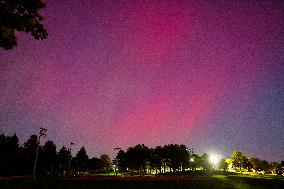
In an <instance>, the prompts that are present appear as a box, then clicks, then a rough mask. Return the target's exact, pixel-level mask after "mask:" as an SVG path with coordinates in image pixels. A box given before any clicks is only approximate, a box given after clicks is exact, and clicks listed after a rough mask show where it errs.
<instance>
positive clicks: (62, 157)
mask: <svg viewBox="0 0 284 189" xmlns="http://www.w3.org/2000/svg"><path fill="white" fill-rule="evenodd" d="M70 158H71V154H70V151H69V150H67V148H66V147H65V146H63V147H62V148H61V149H60V150H59V152H58V155H57V161H58V169H59V176H63V175H64V172H65V173H66V172H67V171H69V168H70V167H69V160H70Z"/></svg>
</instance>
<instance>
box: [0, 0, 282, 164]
mask: <svg viewBox="0 0 284 189" xmlns="http://www.w3.org/2000/svg"><path fill="white" fill-rule="evenodd" d="M46 3H47V7H46V8H45V9H43V10H42V11H41V13H42V15H43V16H44V17H45V21H44V25H45V26H46V28H47V30H48V33H49V37H48V39H47V40H44V41H36V40H34V39H32V37H31V36H30V35H26V34H23V33H18V34H17V35H18V47H16V48H15V49H14V50H12V51H4V50H0V133H3V132H4V133H5V134H13V133H17V135H18V136H19V138H20V141H21V142H23V141H26V140H27V138H28V137H29V136H30V135H31V134H35V133H37V132H38V130H39V127H45V128H47V129H48V132H47V134H48V135H47V138H46V139H45V140H47V139H50V140H53V141H54V142H55V143H56V144H57V146H58V148H59V147H61V146H62V145H66V146H68V147H69V144H70V142H73V143H74V144H75V145H74V147H73V151H77V150H78V149H79V148H80V147H81V146H83V145H84V146H85V147H86V149H87V152H88V154H89V155H90V156H99V155H100V154H102V153H108V154H110V155H112V156H113V154H114V152H113V149H114V148H115V147H121V148H122V149H126V148H127V147H129V146H133V145H135V144H138V143H144V144H146V145H148V146H150V147H154V146H157V145H165V144H169V143H178V144H182V143H183V144H185V145H186V146H188V147H193V148H194V150H195V151H196V152H198V153H200V154H201V153H204V152H208V153H211V152H215V153H219V154H223V155H224V156H225V157H228V156H229V155H230V154H231V152H232V150H235V149H240V150H241V151H243V152H244V153H245V155H248V156H250V155H252V156H257V157H259V158H262V159H267V160H269V161H278V162H279V161H281V160H282V159H284V154H283V152H284V21H283V20H284V13H283V9H284V3H281V1H276V0H275V1H272V0H267V1H259V0H255V1H253V0H251V1H225V0H224V1H221V0H220V1H204V2H203V1H188V0H179V1H173V0H169V1H134V0H132V1H114V0H108V1H107V0H105V1H93V0H82V1H78V0H60V1H57V0H49V1H47V2H46Z"/></svg>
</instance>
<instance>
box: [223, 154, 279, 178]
mask: <svg viewBox="0 0 284 189" xmlns="http://www.w3.org/2000/svg"><path fill="white" fill-rule="evenodd" d="M227 163H228V164H229V165H231V166H230V168H231V169H233V170H235V171H238V172H243V171H247V172H257V173H261V174H264V173H271V174H277V175H281V174H282V167H284V161H283V160H282V161H281V163H277V162H268V161H266V160H261V159H259V158H257V157H246V156H245V155H244V154H243V153H242V152H241V151H239V150H236V151H233V153H232V156H231V158H230V159H227Z"/></svg>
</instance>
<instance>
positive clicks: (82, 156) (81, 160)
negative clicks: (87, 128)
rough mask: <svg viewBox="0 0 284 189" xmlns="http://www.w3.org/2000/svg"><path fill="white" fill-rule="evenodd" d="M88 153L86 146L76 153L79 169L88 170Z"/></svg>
mask: <svg viewBox="0 0 284 189" xmlns="http://www.w3.org/2000/svg"><path fill="white" fill-rule="evenodd" d="M88 159H89V157H88V155H87V152H86V149H85V147H84V146H83V147H82V148H81V149H80V150H79V151H78V152H77V154H76V159H75V160H76V164H77V168H78V169H79V171H86V170H87V163H88Z"/></svg>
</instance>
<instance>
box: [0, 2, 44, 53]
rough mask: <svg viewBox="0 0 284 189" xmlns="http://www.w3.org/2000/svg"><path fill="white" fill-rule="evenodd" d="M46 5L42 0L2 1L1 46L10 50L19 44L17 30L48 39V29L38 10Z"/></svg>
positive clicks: (0, 19)
mask: <svg viewBox="0 0 284 189" xmlns="http://www.w3.org/2000/svg"><path fill="white" fill-rule="evenodd" d="M45 6H46V5H45V3H43V2H42V0H24V1H23V0H13V1H12V0H1V1H0V47H2V48H3V49H5V50H10V49H12V48H14V47H15V46H16V45H17V37H16V35H15V31H20V32H26V33H31V35H32V36H33V37H34V38H35V39H46V38H47V35H48V34H47V31H46V29H45V28H44V26H43V25H42V24H41V21H42V20H43V17H42V16H41V15H40V14H39V13H38V11H39V10H40V9H42V8H44V7H45Z"/></svg>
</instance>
